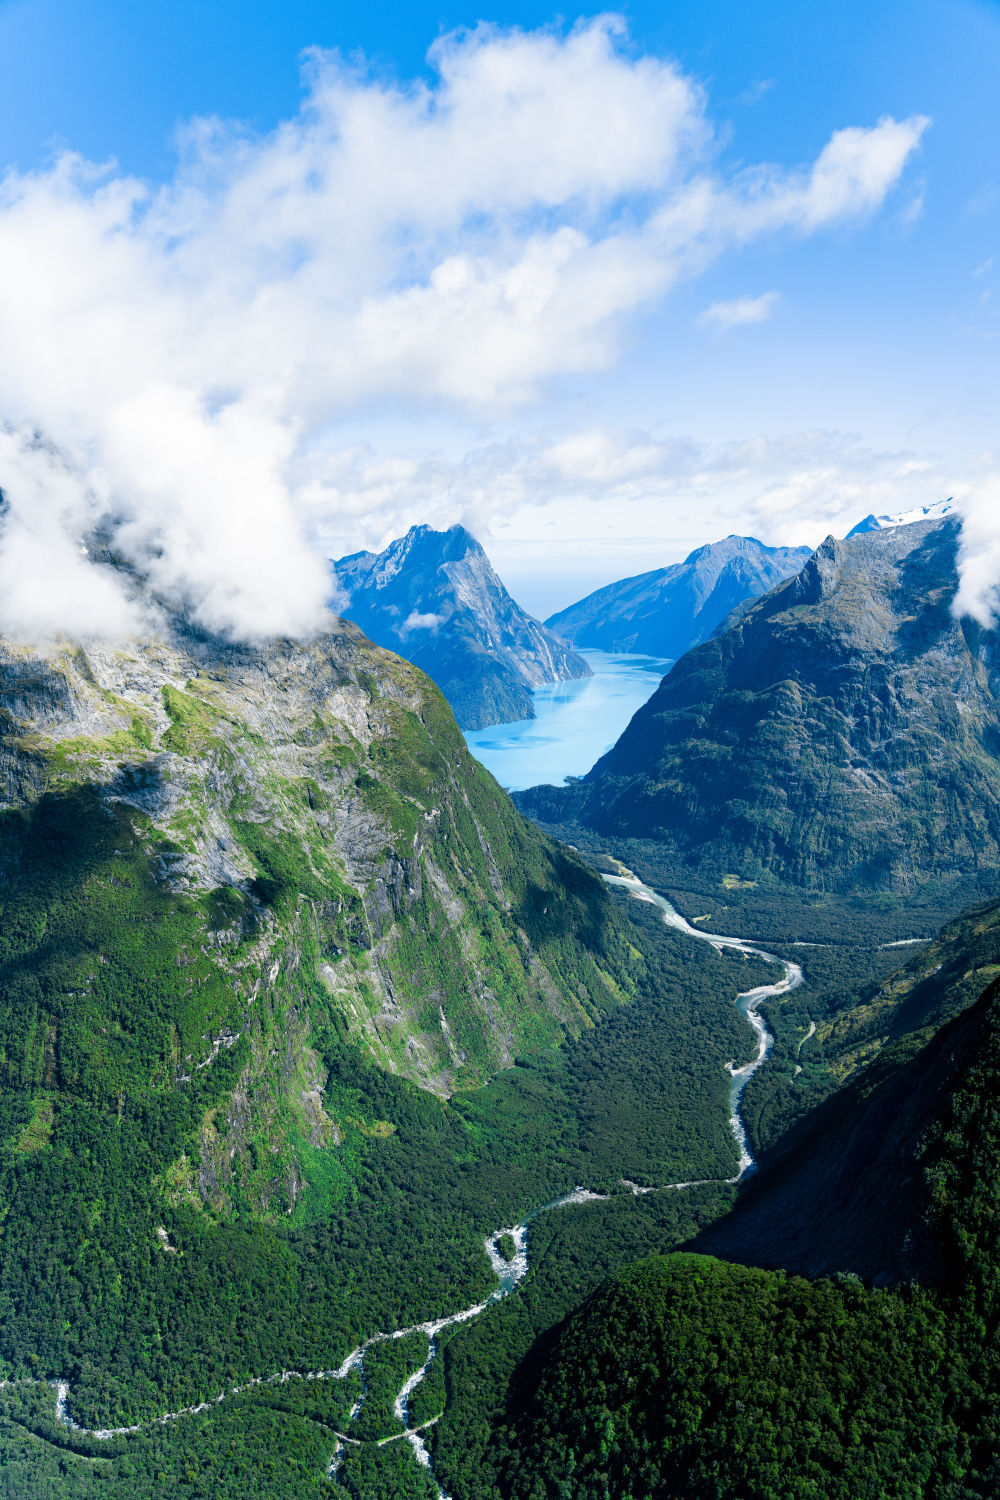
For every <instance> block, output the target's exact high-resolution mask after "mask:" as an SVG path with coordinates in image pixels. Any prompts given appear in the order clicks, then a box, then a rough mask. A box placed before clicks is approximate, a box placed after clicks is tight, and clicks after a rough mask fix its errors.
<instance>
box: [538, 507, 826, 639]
mask: <svg viewBox="0 0 1000 1500" xmlns="http://www.w3.org/2000/svg"><path fill="white" fill-rule="evenodd" d="M809 555H810V549H809V548H808V547H765V546H764V544H763V542H758V541H755V539H754V538H753V537H749V536H727V537H725V538H724V539H723V540H722V541H721V542H712V543H710V544H709V545H708V546H705V547H699V548H697V550H696V551H694V552H692V553H691V554H690V556H689V557H686V558H685V559H684V561H683V562H682V563H674V564H672V566H670V567H669V568H656V569H655V570H654V571H653V572H651V573H641V574H639V576H638V577H636V578H623V579H621V581H620V582H618V583H611V584H608V586H607V587H606V588H603V589H598V590H597V591H596V592H595V593H593V594H588V595H587V597H586V598H585V599H581V600H580V601H579V602H578V603H577V604H571V605H570V606H569V608H568V609H564V610H560V612H559V613H558V614H555V615H552V616H551V617H550V618H549V619H548V620H546V622H545V623H546V625H548V626H549V628H550V629H552V630H555V631H557V632H558V634H559V635H561V636H564V637H565V638H566V640H568V641H572V642H573V644H574V646H592V647H596V648H597V649H599V650H601V651H634V652H639V653H644V654H646V655H649V656H661V657H666V658H667V659H669V660H675V659H676V658H677V657H679V656H683V655H684V652H685V651H689V650H690V649H691V647H692V646H697V645H698V643H699V642H700V641H705V640H707V639H708V637H709V636H710V635H711V634H712V631H713V630H715V629H716V627H717V626H718V625H719V624H721V622H722V621H723V620H724V619H725V618H726V616H727V615H728V614H729V613H730V612H731V611H732V610H734V609H736V608H737V607H738V606H739V605H741V604H743V603H744V602H745V601H746V600H747V599H756V598H758V597H759V596H760V595H761V594H766V593H767V592H768V591H769V590H770V589H773V588H774V587H775V585H776V584H779V583H782V582H783V581H784V580H785V579H786V578H789V577H791V575H792V574H793V573H797V572H798V571H799V569H800V568H801V567H802V566H803V564H804V563H805V562H806V561H807V560H808V558H809Z"/></svg>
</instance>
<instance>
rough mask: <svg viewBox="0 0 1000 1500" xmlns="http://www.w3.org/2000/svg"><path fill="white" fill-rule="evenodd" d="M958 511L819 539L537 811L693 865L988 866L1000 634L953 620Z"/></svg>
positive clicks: (804, 871) (825, 878) (999, 815)
mask: <svg viewBox="0 0 1000 1500" xmlns="http://www.w3.org/2000/svg"><path fill="white" fill-rule="evenodd" d="M958 535H959V523H958V520H957V518H954V517H945V518H944V519H942V520H937V521H919V522H916V523H913V524H909V525H899V526H893V527H885V528H881V527H880V528H877V529H876V530H873V531H867V532H862V533H859V534H858V535H856V536H853V537H850V538H848V539H847V540H845V541H836V540H835V539H834V538H833V537H829V538H828V539H827V540H826V541H825V542H824V543H823V545H822V546H821V547H820V548H819V549H818V550H817V551H816V553H815V554H814V555H813V557H812V558H810V560H809V562H808V563H807V564H806V566H805V567H804V568H803V569H802V572H801V573H799V574H798V576H797V577H795V578H793V579H790V580H789V581H788V582H787V583H784V584H782V585H779V587H778V588H777V589H774V590H773V591H772V592H771V593H770V594H768V595H766V596H765V597H764V598H763V599H759V600H757V601H756V603H754V604H752V605H751V606H750V608H749V609H748V610H747V611H746V613H745V614H744V615H743V616H742V617H740V618H739V619H738V620H736V622H735V623H734V624H732V625H731V626H730V627H729V628H728V629H726V630H724V631H721V632H720V633H719V634H718V635H716V636H715V637H714V638H713V639H712V640H710V641H707V642H705V643H704V644H703V645H700V646H696V647H695V648H694V650H693V651H689V652H688V653H687V655H686V656H683V657H682V658H681V660H680V661H678V662H677V664H676V666H674V668H673V669H672V671H671V672H670V673H669V674H668V676H666V677H665V678H664V679H663V681H662V683H661V684H660V686H659V688H658V689H657V691H656V692H655V693H654V694H653V696H652V698H650V700H649V702H648V703H646V704H645V705H644V706H643V707H642V708H641V709H640V710H639V711H638V713H637V714H636V715H635V716H634V718H633V719H632V722H631V723H630V724H629V726H628V728H627V729H626V730H625V733H624V734H623V735H622V736H621V738H620V739H619V741H618V743H617V744H616V745H615V746H614V747H613V748H612V749H611V750H610V751H609V752H608V753H607V755H605V756H604V757H603V759H601V760H600V761H598V763H597V765H596V766H595V767H594V768H593V770H592V771H590V772H589V773H588V775H587V776H586V777H585V778H584V779H583V781H582V782H580V783H578V784H577V785H575V786H572V787H567V788H555V787H534V788H531V789H530V790H529V791H527V792H521V793H519V794H518V797H517V801H518V804H519V805H520V806H521V807H523V808H525V809H526V810H528V811H530V812H532V813H533V814H534V815H535V816H537V817H539V818H541V819H542V820H543V821H548V822H552V823H569V822H574V821H576V822H579V823H582V824H585V825H588V826H590V827H593V828H595V829H597V830H599V831H601V832H602V833H604V834H609V835H610V834H619V835H624V836H626V837H631V838H638V839H653V840H656V841H657V842H659V843H661V844H662V845H664V846H666V847H667V848H668V849H673V850H674V851H675V853H676V854H677V855H678V856H679V857H680V858H682V859H684V860H686V861H690V862H692V863H695V864H699V865H704V866H705V868H706V870H709V871H713V870H714V871H718V872H719V873H723V872H726V871H732V872H735V873H742V874H744V875H746V876H748V877H749V878H751V879H756V878H760V876H761V875H774V876H777V877H778V878H779V879H782V880H787V881H793V882H796V883H801V884H804V885H812V886H819V887H826V888H828V889H829V888H832V889H838V888H839V889H858V888H861V889H864V888H872V887H874V888H883V889H884V888H891V889H906V888H908V887H912V886H915V885H917V884H919V883H920V882H922V881H925V880H928V879H930V878H933V877H942V876H943V877H954V876H955V875H957V874H966V875H973V874H975V873H976V872H978V871H981V870H995V869H997V868H998V867H1000V640H998V637H997V634H996V633H995V632H994V631H990V630H985V629H984V628H983V627H982V626H980V625H978V624H977V623H976V622H975V621H973V620H971V619H963V620H961V621H960V620H956V619H955V618H954V616H953V615H952V613H951V602H952V599H953V598H954V595H955V591H956V588H957V584H958V574H957V569H956V550H957V539H958Z"/></svg>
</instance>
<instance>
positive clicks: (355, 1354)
mask: <svg viewBox="0 0 1000 1500" xmlns="http://www.w3.org/2000/svg"><path fill="white" fill-rule="evenodd" d="M618 868H619V871H620V873H619V874H618V875H605V876H604V879H605V880H606V881H607V882H608V884H609V885H613V886H617V887H619V888H620V889H623V890H626V891H628V892H629V894H630V895H632V896H634V897H635V898H636V899H637V900H639V901H648V902H650V903H651V904H653V905H654V906H657V907H659V909H660V911H661V912H662V913H663V920H664V922H666V923H667V925H668V926H670V927H674V928H676V929H677V930H678V931H680V932H684V933H686V934H687V935H688V936H689V937H692V938H697V939H698V940H699V941H700V942H704V943H711V945H712V947H713V948H716V949H718V950H719V951H720V952H721V950H722V949H723V948H734V949H736V950H737V951H738V952H740V953H745V954H748V955H752V956H753V957H756V958H761V959H764V960H766V961H767V962H769V963H774V964H779V965H780V966H781V967H782V968H783V969H784V971H785V974H784V978H783V979H781V980H779V981H778V983H777V984H764V985H759V986H758V987H757V988H756V989H752V990H747V991H745V992H744V993H743V994H740V995H738V996H737V997H736V1003H737V1006H738V1007H739V1009H740V1010H741V1011H742V1013H743V1014H744V1015H745V1016H746V1018H747V1020H748V1021H749V1022H750V1025H751V1026H752V1027H753V1029H754V1032H755V1034H756V1036H757V1055H756V1057H754V1058H752V1059H751V1061H750V1062H748V1063H745V1064H744V1065H743V1066H742V1067H739V1068H737V1067H736V1066H735V1064H733V1063H729V1064H728V1068H729V1072H730V1074H731V1076H732V1083H731V1085H730V1089H729V1117H730V1124H731V1126H732V1130H733V1134H734V1135H735V1137H736V1144H737V1146H738V1148H739V1153H740V1157H739V1167H738V1170H737V1172H736V1175H735V1176H734V1177H729V1178H726V1179H724V1180H725V1181H726V1182H729V1183H737V1182H739V1181H740V1180H741V1179H742V1178H743V1177H745V1176H746V1175H747V1173H748V1172H750V1171H752V1170H753V1167H754V1160H753V1156H752V1154H751V1151H750V1146H749V1142H748V1140H747V1133H746V1130H745V1128H744V1125H743V1120H742V1117H741V1115H740V1101H741V1100H742V1097H743V1092H744V1090H745V1089H746V1086H747V1084H748V1083H749V1081H750V1079H751V1078H752V1077H753V1075H754V1073H755V1072H756V1071H757V1069H758V1068H759V1067H760V1066H761V1065H762V1064H763V1062H764V1061H765V1059H766V1058H767V1055H768V1053H769V1052H770V1050H771V1047H772V1045H773V1042H774V1038H773V1036H772V1035H771V1033H770V1031H769V1030H768V1028H767V1024H766V1022H765V1020H764V1018H763V1016H762V1015H761V1014H760V1006H761V1004H762V1002H763V1001H764V1000H767V999H769V998H771V997H772V996H776V995H784V994H787V993H789V992H790V991H791V990H793V989H796V988H797V987H798V986H799V985H800V984H801V983H802V979H803V976H802V970H801V968H800V967H799V965H798V964H795V963H791V962H789V961H788V960H786V959H781V958H778V957H776V955H774V954H773V953H768V952H766V951H765V950H764V949H763V948H759V947H757V946H756V945H755V944H753V943H750V942H747V941H746V940H745V939H744V938H736V937H723V936H721V935H719V934H718V933H711V932H701V931H700V930H699V929H698V928H697V927H693V926H692V925H691V923H690V922H687V921H685V919H684V918H683V917H682V916H681V915H680V913H679V912H677V911H675V909H674V907H673V906H671V904H670V902H669V901H668V900H667V899H666V897H664V896H661V895H660V894H659V893H658V892H657V891H654V890H653V889H652V887H651V886H648V885H645V884H644V883H643V882H642V881H641V880H640V879H639V878H638V876H637V875H634V874H633V873H632V871H631V870H629V869H628V868H627V867H626V866H624V865H619V866H618ZM811 1034H812V1033H810V1035H811ZM715 1180H717V1179H713V1178H701V1179H698V1180H692V1181H690V1182H667V1183H663V1184H662V1185H661V1186H660V1187H655V1188H654V1187H639V1186H638V1185H637V1184H636V1183H632V1182H625V1181H624V1180H623V1185H624V1186H626V1187H629V1188H631V1190H632V1192H633V1193H636V1194H638V1193H656V1192H661V1193H662V1192H675V1191H679V1190H681V1189H683V1188H690V1187H702V1186H705V1185H707V1184H709V1183H711V1182H712V1181H715ZM606 1196H607V1195H606V1194H602V1193H593V1192H590V1191H589V1190H588V1189H587V1188H583V1187H577V1188H574V1190H573V1191H572V1192H571V1193H566V1194H564V1196H563V1197H561V1198H554V1199H553V1200H552V1201H551V1202H550V1203H543V1204H541V1205H540V1206H539V1207H538V1208H536V1209H534V1210H533V1211H532V1212H531V1213H530V1214H528V1215H527V1216H526V1217H525V1218H524V1219H523V1220H522V1222H521V1223H520V1224H515V1225H514V1226H513V1227H512V1228H509V1229H497V1230H495V1231H494V1232H493V1233H492V1234H490V1235H488V1236H487V1237H486V1240H485V1242H484V1243H485V1248H486V1254H487V1256H488V1257H489V1261H490V1265H491V1267H492V1269H493V1272H494V1274H495V1275H496V1278H497V1285H496V1287H495V1289H494V1290H493V1291H492V1292H491V1293H490V1295H489V1296H488V1297H487V1298H486V1299H485V1300H484V1301H482V1302H477V1303H476V1304H475V1305H474V1306H472V1307H466V1308H463V1309H462V1310H461V1311H460V1312H456V1313H452V1314H451V1315H450V1316H449V1317H446V1318H437V1319H434V1320H431V1321H429V1322H425V1323H414V1324H411V1325H410V1326H408V1327H406V1328H397V1329H395V1330H394V1331H393V1332H391V1333H376V1334H373V1335H372V1337H371V1338H369V1339H366V1340H365V1342H364V1343H363V1344H360V1345H359V1346H358V1347H357V1348H356V1349H353V1350H352V1351H351V1353H350V1354H349V1355H348V1356H347V1358H346V1359H345V1360H344V1361H343V1363H342V1364H340V1365H339V1366H338V1367H337V1368H336V1369H332V1370H307V1371H299V1370H281V1371H279V1372H278V1373H277V1374H274V1375H268V1376H258V1377H257V1378H256V1379H254V1380H250V1381H247V1382H246V1383H245V1384H244V1385H234V1386H231V1387H229V1388H228V1389H226V1390H224V1391H221V1392H220V1393H219V1394H218V1395H217V1396H216V1397H215V1398H214V1399H213V1400H211V1401H202V1402H199V1404H198V1405H197V1406H186V1407H182V1408H181V1409H180V1410H179V1411H173V1412H166V1413H165V1414H164V1415H163V1416H161V1417H158V1418H156V1419H155V1421H158V1422H160V1423H161V1424H162V1423H167V1422H176V1421H179V1420H180V1419H181V1418H182V1417H186V1416H193V1415H194V1414H195V1413H196V1412H204V1411H210V1410H211V1409H212V1408H213V1407H215V1406H218V1405H219V1404H220V1403H222V1402H224V1401H229V1400H232V1399H233V1398H234V1397H237V1396H241V1395H244V1394H245V1393H247V1392H249V1391H252V1390H254V1389H255V1388H256V1387H257V1386H269V1385H283V1384H285V1383H287V1382H288V1381H292V1380H345V1379H346V1378H347V1376H348V1375H349V1374H350V1372H351V1371H352V1370H358V1371H359V1372H360V1373H361V1375H362V1378H364V1360H365V1354H366V1352H367V1351H368V1350H369V1349H371V1348H373V1347H374V1346H375V1345H376V1344H381V1343H385V1342H387V1341H388V1340H392V1339H401V1338H405V1337H406V1336H407V1335H408V1334H411V1333H424V1334H426V1335H427V1338H428V1340H429V1350H428V1355H427V1359H426V1360H425V1362H424V1364H423V1365H422V1366H421V1367H420V1369H419V1370H416V1371H414V1373H413V1374H412V1375H410V1377H409V1378H408V1380H407V1381H406V1383H405V1384H404V1385H403V1387H402V1389H401V1390H400V1391H399V1393H398V1395H397V1396H396V1400H395V1404H394V1411H395V1415H396V1419H397V1420H398V1422H399V1424H400V1430H399V1432H398V1433H392V1434H390V1435H389V1436H388V1437H385V1438H381V1439H379V1440H377V1441H378V1443H379V1446H382V1445H384V1444H385V1443H391V1442H397V1441H402V1442H407V1443H409V1445H410V1447H411V1448H412V1449H413V1453H414V1457H415V1458H416V1460H417V1462H418V1463H419V1464H420V1465H421V1466H422V1467H424V1468H425V1469H427V1470H429V1471H430V1470H431V1457H430V1453H429V1452H428V1449H427V1446H426V1444H425V1442H424V1438H423V1433H424V1431H425V1429H426V1428H428V1427H430V1426H432V1425H433V1423H434V1422H436V1421H437V1420H438V1418H437V1417H432V1418H431V1419H430V1420H429V1421H427V1422H423V1423H421V1424H420V1425H419V1426H417V1427H411V1426H410V1423H409V1401H410V1398H411V1396H412V1395H413V1392H414V1391H415V1390H416V1388H417V1386H418V1385H419V1384H420V1382H421V1381H422V1380H423V1379H424V1377H425V1376H426V1374H427V1372H428V1370H429V1368H430V1365H431V1362H432V1361H433V1360H434V1358H435V1356H436V1354H437V1338H438V1336H439V1334H440V1333H441V1332H442V1331H443V1330H444V1329H445V1328H451V1327H453V1326H454V1325H455V1324H458V1323H468V1322H469V1321H470V1320H471V1319H473V1318H477V1317H478V1316H479V1314H480V1313H482V1312H485V1310H486V1308H488V1307H490V1306H492V1304H493V1303H495V1302H500V1301H502V1299H503V1298H504V1297H509V1296H510V1295H511V1293H512V1292H513V1291H514V1290H515V1289H516V1288H517V1286H518V1285H519V1284H520V1282H521V1281H523V1280H524V1277H525V1276H526V1275H527V1273H528V1229H529V1226H530V1224H531V1222H532V1220H533V1219H536V1218H538V1217H539V1215H540V1214H544V1213H552V1212H554V1211H555V1210H557V1209H561V1208H566V1207H568V1206H569V1205H571V1204H582V1203H592V1202H597V1201H601V1200H602V1199H604V1198H606ZM505 1237H509V1240H510V1241H511V1242H512V1243H513V1247H514V1253H513V1256H512V1257H511V1259H510V1260H507V1259H506V1258H505V1256H504V1255H503V1254H502V1252H501V1248H500V1247H501V1243H502V1242H503V1241H504V1239H505ZM37 1384H39V1382H37V1381H28V1380H26V1381H2V1382H0V1389H5V1388H8V1387H12V1386H17V1385H37ZM54 1384H55V1391H56V1417H57V1419H58V1420H59V1421H60V1422H62V1423H63V1424H64V1425H65V1426H66V1427H68V1428H70V1429H71V1430H72V1431H73V1432H78V1433H80V1434H81V1436H86V1437H90V1438H96V1439H98V1440H106V1439H109V1438H114V1437H125V1436H128V1435H131V1434H133V1433H138V1432H140V1431H141V1430H142V1428H143V1427H148V1426H151V1425H153V1424H152V1422H144V1423H136V1424H135V1425H133V1426H130V1427H105V1428H96V1429H95V1428H85V1427H82V1426H81V1425H80V1424H79V1423H77V1422H75V1421H74V1420H73V1417H72V1415H71V1413H70V1409H69V1385H68V1384H67V1383H66V1382H65V1381H58V1382H54ZM363 1400H364V1396H363V1395H362V1396H361V1398H360V1399H359V1400H358V1401H357V1402H356V1403H355V1406H354V1408H353V1410H352V1412H351V1414H350V1421H349V1423H348V1425H350V1422H352V1421H353V1419H354V1417H355V1416H357V1414H358V1412H359V1410H360V1409H361V1404H362V1402H363ZM360 1442H361V1440H360V1439H358V1438H352V1437H351V1435H350V1433H349V1432H338V1433H336V1447H335V1449H334V1452H333V1455H332V1457H331V1459H330V1463H329V1467H328V1470H327V1473H328V1477H329V1479H330V1480H331V1482H332V1483H334V1484H336V1482H337V1472H338V1470H339V1468H340V1465H341V1463H342V1462H343V1457H344V1450H345V1446H346V1445H347V1444H352V1445H353V1444H358V1443H360ZM432 1477H433V1476H432ZM435 1483H436V1481H435ZM437 1490H438V1495H439V1497H440V1500H451V1497H450V1496H449V1495H448V1494H447V1493H446V1491H445V1490H443V1489H442V1488H441V1486H440V1485H437Z"/></svg>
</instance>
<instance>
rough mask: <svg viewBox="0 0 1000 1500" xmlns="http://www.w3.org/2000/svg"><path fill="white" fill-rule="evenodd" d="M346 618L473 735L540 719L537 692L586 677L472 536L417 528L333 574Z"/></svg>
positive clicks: (455, 529)
mask: <svg viewBox="0 0 1000 1500" xmlns="http://www.w3.org/2000/svg"><path fill="white" fill-rule="evenodd" d="M332 566H333V569H334V572H335V574H336V578H337V581H338V583H339V585H340V587H341V589H342V590H343V591H344V593H345V594H346V595H347V596H348V602H347V603H346V604H345V605H344V606H343V610H344V613H345V614H346V615H347V616H348V617H349V618H350V619H352V620H356V621H357V623H358V624H359V625H360V626H361V627H362V629H363V630H364V631H365V633H366V634H367V635H368V636H370V637H371V639H372V640H374V641H377V642H378V643H379V644H380V645H383V646H386V647H388V648H389V649H390V650H393V651H398V652H399V654H400V655H401V656H405V657H408V658H409V660H410V661H413V662H415V663H416V664H417V665H418V666H420V667H421V668H423V670H424V671H426V672H427V673H428V674H429V675H430V676H431V677H433V678H434V680H435V681H436V682H437V683H438V685H439V686H440V688H441V689H442V691H443V692H444V693H445V695H446V697H447V698H448V700H449V702H450V703H451V705H452V708H453V709H454V710H455V713H456V716H457V718H458V720H459V723H460V724H461V725H462V726H463V728H466V729H480V728H483V727H485V726H486V725H488V724H501V723H505V722H509V721H511V720H515V719H527V718H531V717H533V714H534V709H533V707H532V701H531V690H532V689H533V688H535V687H540V686H541V685H542V684H543V683H547V682H556V681H559V680H562V679H567V678H574V677H586V676H588V675H589V672H590V668H589V667H588V666H587V663H586V662H585V661H584V660H583V658H582V657H580V656H578V655H577V654H576V652H574V651H572V650H571V649H570V648H569V647H568V646H567V645H566V642H565V641H563V640H562V639H560V638H559V637H558V636H557V635H555V634H553V632H552V631H550V630H548V629H547V628H546V627H545V626H544V625H542V624H541V622H540V621H538V620H535V619H534V618H533V617H532V616H531V615H529V614H527V613H526V612H525V611H524V610H523V609H521V608H520V606H519V605H518V604H517V603H516V602H515V601H514V600H513V599H512V598H511V596H510V594H509V593H508V592H507V590H506V589H505V588H504V585H503V583H502V582H501V580H500V578H499V577H498V576H497V573H496V571H495V569H494V568H493V565H492V563H491V562H490V560H489V558H488V557H487V555H486V552H485V551H484V549H483V547H482V545H481V544H480V543H479V542H478V541H477V540H476V538H475V537H474V536H473V535H472V534H471V532H469V531H467V530H466V529H465V527H464V526H452V527H450V528H449V529H448V530H447V531H435V530H433V528H431V527H430V526H411V528H410V530H409V531H408V532H407V533H406V535H405V536H403V537H399V538H397V539H396V540H395V541H393V542H390V543H389V545H388V546H387V547H386V548H385V549H384V550H383V551H382V552H379V553H372V552H357V553H353V554H352V555H351V556H349V557H342V558H340V559H339V560H338V561H337V562H335V563H334V564H333V565H332Z"/></svg>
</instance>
